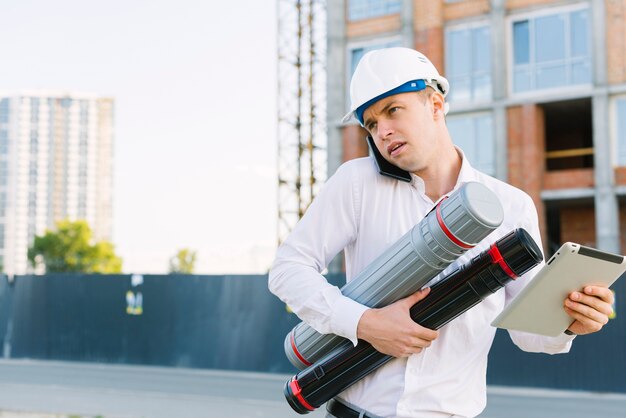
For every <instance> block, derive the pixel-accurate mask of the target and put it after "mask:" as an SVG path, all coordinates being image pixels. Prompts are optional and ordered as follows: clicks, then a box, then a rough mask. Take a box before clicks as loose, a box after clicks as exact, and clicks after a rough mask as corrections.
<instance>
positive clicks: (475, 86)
mask: <svg viewBox="0 0 626 418" xmlns="http://www.w3.org/2000/svg"><path fill="white" fill-rule="evenodd" d="M490 39H491V35H490V31H489V27H488V26H482V27H478V28H468V29H458V30H454V29H452V30H448V31H447V32H446V71H445V76H446V78H447V79H448V81H449V82H450V95H449V96H448V99H449V100H450V101H473V100H481V99H484V100H489V99H490V98H491V49H490Z"/></svg>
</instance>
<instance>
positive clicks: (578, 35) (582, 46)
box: [451, 9, 591, 92]
mask: <svg viewBox="0 0 626 418" xmlns="http://www.w3.org/2000/svg"><path fill="white" fill-rule="evenodd" d="M589 43H590V39H589V10H588V9H582V10H576V11H573V12H566V13H559V14H554V15H548V16H540V17H536V18H532V19H527V20H521V21H517V22H513V91H514V92H524V91H532V90H541V89H550V88H555V87H563V86H571V85H579V84H589V83H591V53H590V48H589ZM451 90H452V89H451Z"/></svg>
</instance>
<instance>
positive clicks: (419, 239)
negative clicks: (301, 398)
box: [285, 182, 504, 370]
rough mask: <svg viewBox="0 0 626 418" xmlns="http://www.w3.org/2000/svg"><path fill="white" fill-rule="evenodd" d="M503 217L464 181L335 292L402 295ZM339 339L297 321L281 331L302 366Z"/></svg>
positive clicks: (370, 297)
mask: <svg viewBox="0 0 626 418" xmlns="http://www.w3.org/2000/svg"><path fill="white" fill-rule="evenodd" d="M503 216H504V213H503V209H502V205H501V204H500V201H499V200H498V198H497V197H496V195H495V194H494V193H493V192H492V191H491V190H489V189H488V188H487V187H486V186H484V185H482V184H481V183H476V182H470V183H466V184H464V185H463V186H462V187H460V188H459V189H458V190H456V191H455V192H454V193H452V194H451V195H450V196H449V197H448V198H447V199H443V200H441V201H440V202H439V203H438V205H437V206H436V207H435V208H434V209H433V210H432V211H431V212H429V213H428V214H427V215H426V216H425V217H424V218H423V219H422V220H421V221H420V222H419V223H418V224H417V225H415V226H414V227H413V228H411V229H410V230H409V232H407V233H406V234H405V235H404V236H402V238H400V239H399V240H398V241H396V242H395V243H394V244H392V245H391V247H389V248H388V249H387V250H385V252H383V253H382V254H381V255H380V256H378V257H377V258H376V259H375V260H374V261H373V262H372V263H370V264H369V265H368V266H367V267H366V268H365V269H364V270H363V271H362V272H361V273H359V274H358V275H357V276H356V277H354V279H352V280H351V281H350V282H349V283H347V284H346V285H345V286H343V287H342V288H341V293H343V294H344V295H345V296H347V297H349V298H351V299H353V300H355V301H357V302H359V303H361V304H363V305H366V306H368V307H370V308H379V307H383V306H387V305H389V304H391V303H393V302H395V301H397V300H399V299H402V298H404V297H406V296H408V295H410V294H412V293H414V292H416V291H418V290H419V289H421V288H422V287H423V286H424V285H425V284H426V283H428V282H429V281H430V280H431V279H432V278H434V277H435V276H437V275H438V274H439V273H440V272H441V271H443V270H444V269H445V268H446V267H448V266H449V265H450V264H452V263H453V262H454V261H455V260H456V259H457V258H458V257H460V256H461V255H462V254H463V253H464V252H465V251H467V250H468V249H470V248H473V247H474V246H475V245H476V244H477V243H479V242H480V241H481V240H482V239H483V238H485V237H486V236H487V235H489V233H491V231H493V230H494V229H496V228H497V227H498V226H500V224H501V223H502V219H503ZM343 341H345V339H344V338H342V337H339V336H337V335H334V334H320V333H319V332H317V331H315V330H314V329H313V328H312V327H311V326H309V325H307V324H305V323H304V322H301V323H299V324H298V325H296V326H295V327H294V328H293V329H292V330H291V332H290V333H289V334H287V336H286V338H285V354H286V355H287V358H288V359H289V361H290V362H291V364H293V365H294V366H296V367H297V368H298V369H300V370H302V369H304V368H306V367H308V366H309V365H311V364H313V363H315V362H316V361H317V360H318V359H319V358H320V357H322V356H323V355H324V354H326V353H328V352H329V351H330V350H332V349H333V348H335V347H336V346H337V345H339V344H340V343H341V342H343Z"/></svg>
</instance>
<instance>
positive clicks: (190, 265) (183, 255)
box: [170, 248, 196, 274]
mask: <svg viewBox="0 0 626 418" xmlns="http://www.w3.org/2000/svg"><path fill="white" fill-rule="evenodd" d="M195 267H196V252H195V251H192V250H190V249H189V248H183V249H181V250H178V252H177V253H176V255H175V256H174V257H172V258H170V273H182V274H193V271H194V269H195Z"/></svg>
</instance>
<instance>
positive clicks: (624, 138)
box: [615, 98, 626, 166]
mask: <svg viewBox="0 0 626 418" xmlns="http://www.w3.org/2000/svg"><path fill="white" fill-rule="evenodd" d="M616 107H617V109H616V110H617V112H616V113H617V114H616V115H615V116H616V117H617V165H619V166H626V98H622V99H619V100H617V106H616Z"/></svg>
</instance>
